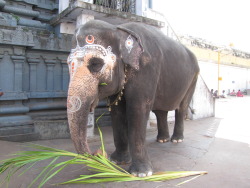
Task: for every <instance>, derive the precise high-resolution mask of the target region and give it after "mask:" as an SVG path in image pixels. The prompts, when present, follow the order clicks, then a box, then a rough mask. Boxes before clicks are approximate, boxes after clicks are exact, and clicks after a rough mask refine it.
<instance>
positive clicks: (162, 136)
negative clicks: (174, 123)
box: [153, 110, 170, 143]
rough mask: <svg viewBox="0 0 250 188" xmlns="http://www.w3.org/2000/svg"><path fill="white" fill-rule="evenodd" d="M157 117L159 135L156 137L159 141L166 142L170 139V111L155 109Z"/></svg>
mask: <svg viewBox="0 0 250 188" xmlns="http://www.w3.org/2000/svg"><path fill="white" fill-rule="evenodd" d="M153 112H154V113H155V115H156V118H157V128H158V135H157V138H156V141H157V142H160V143H165V142H168V141H169V140H170V137H169V130H168V121H167V118H168V111H162V110H154V111H153Z"/></svg>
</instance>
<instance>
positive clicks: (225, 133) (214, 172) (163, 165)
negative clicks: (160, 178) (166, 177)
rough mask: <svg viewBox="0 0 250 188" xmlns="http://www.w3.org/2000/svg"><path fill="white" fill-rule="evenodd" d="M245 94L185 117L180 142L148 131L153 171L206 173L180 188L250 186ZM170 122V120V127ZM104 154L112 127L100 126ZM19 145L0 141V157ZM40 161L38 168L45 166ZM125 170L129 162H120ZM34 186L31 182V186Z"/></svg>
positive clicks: (69, 173) (60, 143)
mask: <svg viewBox="0 0 250 188" xmlns="http://www.w3.org/2000/svg"><path fill="white" fill-rule="evenodd" d="M249 111H250V97H243V98H236V97H230V98H226V99H217V100H216V116H215V117H212V118H206V119H201V120H195V121H185V124H186V126H185V140H184V142H183V143H179V144H173V143H170V142H168V143H165V144H160V143H157V142H155V138H156V129H155V128H154V127H153V128H152V129H151V130H150V131H148V133H147V148H148V152H149V155H150V158H151V161H152V164H153V166H154V171H155V172H158V171H177V170H181V171H183V170H187V171H189V170H199V171H208V174H207V175H204V176H201V177H199V178H196V179H195V180H193V181H190V182H188V183H186V184H183V185H181V186H179V187H183V188H200V187H202V188H217V187H220V188H235V187H237V188H247V187H250V174H249V172H250V157H249V156H250V116H249ZM172 129H173V124H170V131H172ZM102 131H103V135H104V141H105V146H106V150H107V153H108V154H110V153H111V152H112V151H113V149H114V145H113V140H112V130H111V128H110V127H104V128H102ZM34 143H36V144H41V145H45V146H50V147H55V148H59V149H65V150H69V151H74V147H73V144H72V142H71V140H70V139H57V140H43V141H36V142H34ZM90 146H91V148H92V150H95V149H97V148H99V146H100V143H99V141H93V142H91V143H90ZM24 149H25V148H23V147H22V146H21V144H20V143H15V142H5V141H0V160H1V159H4V158H6V157H7V155H8V154H11V153H13V152H17V151H20V150H24ZM46 164H48V163H46V162H42V163H40V164H38V165H37V167H43V166H45V165H46ZM123 167H124V168H125V169H127V168H128V166H123ZM40 171H41V169H37V168H33V169H32V170H31V171H29V172H27V174H26V175H24V176H21V177H15V178H13V179H11V183H10V185H9V187H10V188H27V186H28V184H29V183H30V182H31V181H32V180H33V179H34V177H35V176H36V175H37V174H38V173H39V172H40ZM86 173H87V171H86V168H84V167H83V166H71V167H69V168H67V169H65V170H64V171H63V172H62V173H60V174H58V175H57V176H56V177H55V178H53V179H52V180H51V181H50V182H49V183H47V184H46V185H45V186H44V187H46V188H50V187H57V186H53V185H52V184H55V183H58V182H62V181H66V180H69V179H70V178H76V177H79V175H81V174H86ZM184 180H186V179H178V180H174V181H169V182H150V183H149V182H126V183H106V184H93V185H64V186H62V185H61V186H59V187H62V188H64V187H65V188H71V187H72V188H78V187H79V188H80V187H86V188H87V187H89V188H99V187H100V188H102V187H106V188H118V187H119V188H120V187H121V188H123V187H124V188H127V187H129V188H137V187H143V188H161V187H176V184H178V183H180V182H182V181H184ZM34 187H36V186H34Z"/></svg>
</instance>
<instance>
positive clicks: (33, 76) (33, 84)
mask: <svg viewBox="0 0 250 188" xmlns="http://www.w3.org/2000/svg"><path fill="white" fill-rule="evenodd" d="M39 62H40V59H33V58H29V59H28V63H29V65H30V91H36V90H37V64H38V63H39Z"/></svg>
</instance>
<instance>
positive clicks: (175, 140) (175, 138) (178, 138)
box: [171, 135, 184, 143]
mask: <svg viewBox="0 0 250 188" xmlns="http://www.w3.org/2000/svg"><path fill="white" fill-rule="evenodd" d="M183 140H184V137H183V136H174V135H173V136H172V138H171V142H173V143H181V142H183Z"/></svg>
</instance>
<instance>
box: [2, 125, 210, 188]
mask: <svg viewBox="0 0 250 188" xmlns="http://www.w3.org/2000/svg"><path fill="white" fill-rule="evenodd" d="M99 133H100V138H101V143H102V146H101V151H102V153H101V154H100V153H99V154H97V155H90V154H87V153H86V154H83V155H80V154H76V153H72V152H69V151H65V150H60V149H55V148H51V147H45V146H41V145H35V144H29V145H27V146H26V147H28V148H29V149H35V150H38V151H23V152H19V153H16V154H13V157H12V158H9V159H5V160H2V161H0V176H4V178H3V180H2V182H0V186H1V184H5V183H6V184H8V182H9V181H10V178H11V177H12V176H13V175H14V174H16V173H17V172H18V171H21V169H22V171H21V173H20V174H19V175H20V176H21V175H23V174H25V173H26V172H27V171H28V170H30V169H31V168H32V167H34V165H35V164H36V163H38V162H40V161H44V160H50V163H49V164H48V165H47V166H46V167H44V168H43V170H42V171H41V172H40V174H39V175H38V176H37V177H36V178H35V179H34V180H33V181H32V182H31V183H30V185H29V187H32V186H33V185H34V184H35V183H36V182H37V181H40V183H39V185H38V187H42V186H43V185H44V184H45V183H46V182H47V181H49V180H50V179H51V178H53V177H54V176H55V175H57V174H58V173H59V172H61V171H62V170H63V169H64V168H65V167H66V166H68V165H72V164H77V165H79V164H80V165H81V164H82V165H86V166H87V167H89V170H90V171H92V172H93V174H91V175H81V176H80V177H79V178H76V179H72V180H67V181H65V182H62V183H60V184H69V183H73V184H87V183H104V182H125V181H156V182H158V181H166V180H172V179H176V178H182V177H187V176H193V175H203V174H206V173H207V172H205V171H181V172H179V171H177V172H169V171H168V172H158V173H155V174H153V175H152V176H148V177H143V178H140V177H135V176H133V175H131V174H130V173H128V172H127V171H125V170H124V169H122V168H121V167H120V166H118V165H116V164H114V163H112V162H111V161H110V160H109V159H107V158H106V155H105V148H104V144H103V138H102V132H101V130H100V129H99ZM65 157H66V158H67V160H65ZM62 158H63V159H64V161H63V162H57V161H58V160H59V159H60V160H62ZM183 183H185V182H183Z"/></svg>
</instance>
